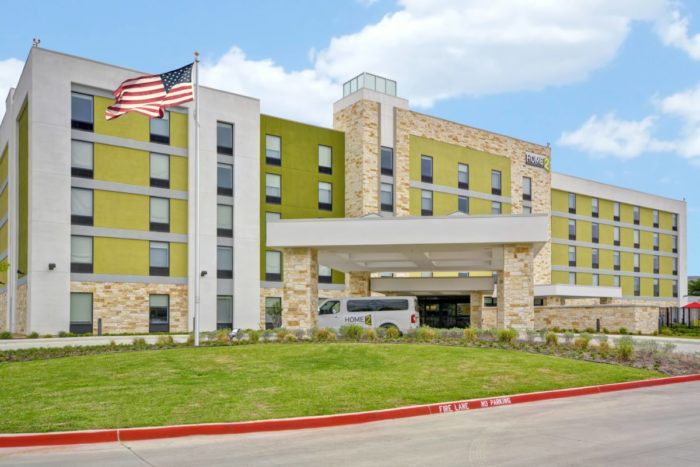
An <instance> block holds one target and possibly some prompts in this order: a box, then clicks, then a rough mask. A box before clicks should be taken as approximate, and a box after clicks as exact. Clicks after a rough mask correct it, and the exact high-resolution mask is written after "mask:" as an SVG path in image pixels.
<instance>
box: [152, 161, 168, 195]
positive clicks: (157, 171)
mask: <svg viewBox="0 0 700 467" xmlns="http://www.w3.org/2000/svg"><path fill="white" fill-rule="evenodd" d="M151 186H153V187H158V188H170V156H168V155H167V154H156V153H151Z"/></svg>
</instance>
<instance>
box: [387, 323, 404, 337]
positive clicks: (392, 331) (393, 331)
mask: <svg viewBox="0 0 700 467" xmlns="http://www.w3.org/2000/svg"><path fill="white" fill-rule="evenodd" d="M399 337H401V331H399V329H398V328H396V327H394V326H390V327H388V328H386V338H387V339H391V340H396V339H398V338H399Z"/></svg>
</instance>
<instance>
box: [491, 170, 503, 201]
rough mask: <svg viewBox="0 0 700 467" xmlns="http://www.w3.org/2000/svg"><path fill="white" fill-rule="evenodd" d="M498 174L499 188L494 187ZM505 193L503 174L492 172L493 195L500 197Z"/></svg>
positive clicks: (498, 171)
mask: <svg viewBox="0 0 700 467" xmlns="http://www.w3.org/2000/svg"><path fill="white" fill-rule="evenodd" d="M496 174H498V188H496V187H494V186H493V176H494V175H496ZM502 193H503V174H502V173H501V171H500V170H495V169H492V170H491V194H492V195H498V196H500V195H501V194H502Z"/></svg>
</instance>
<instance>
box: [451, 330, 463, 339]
mask: <svg viewBox="0 0 700 467" xmlns="http://www.w3.org/2000/svg"><path fill="white" fill-rule="evenodd" d="M463 335H464V329H462V328H450V329H448V330H447V337H449V338H450V339H459V338H461V337H462V336H463Z"/></svg>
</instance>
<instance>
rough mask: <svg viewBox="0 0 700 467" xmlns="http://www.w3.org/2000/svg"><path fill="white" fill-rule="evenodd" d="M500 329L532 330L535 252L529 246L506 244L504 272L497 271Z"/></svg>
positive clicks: (498, 323)
mask: <svg viewBox="0 0 700 467" xmlns="http://www.w3.org/2000/svg"><path fill="white" fill-rule="evenodd" d="M497 289H498V314H497V323H496V325H497V327H498V328H499V329H505V328H513V329H532V328H533V326H534V314H533V303H532V295H533V291H534V284H533V251H532V247H531V246H530V245H505V246H504V247H503V271H501V272H499V273H498V287H497Z"/></svg>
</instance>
